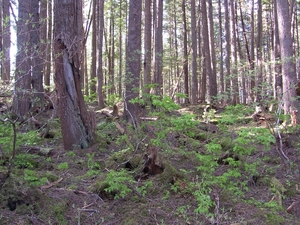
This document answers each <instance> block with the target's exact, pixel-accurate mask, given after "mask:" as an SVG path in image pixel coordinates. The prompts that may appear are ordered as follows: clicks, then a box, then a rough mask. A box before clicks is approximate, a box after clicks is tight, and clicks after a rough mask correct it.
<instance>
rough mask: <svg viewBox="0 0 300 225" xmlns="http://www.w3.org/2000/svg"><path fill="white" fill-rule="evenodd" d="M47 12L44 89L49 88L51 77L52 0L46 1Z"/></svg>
mask: <svg viewBox="0 0 300 225" xmlns="http://www.w3.org/2000/svg"><path fill="white" fill-rule="evenodd" d="M47 2H48V5H47V10H48V16H47V23H48V25H47V36H48V37H47V39H46V58H45V59H46V62H45V64H46V65H45V72H44V84H45V86H46V87H49V86H50V76H51V61H52V53H53V51H52V33H53V29H52V19H53V13H52V3H53V0H48V1H47Z"/></svg>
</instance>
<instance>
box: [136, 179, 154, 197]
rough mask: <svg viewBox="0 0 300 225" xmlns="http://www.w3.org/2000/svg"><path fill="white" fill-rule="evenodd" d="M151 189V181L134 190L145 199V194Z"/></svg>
mask: <svg viewBox="0 0 300 225" xmlns="http://www.w3.org/2000/svg"><path fill="white" fill-rule="evenodd" d="M152 189H153V182H152V181H151V180H149V181H146V182H144V183H143V184H142V185H141V186H138V187H137V188H136V190H137V191H138V192H139V193H140V194H141V195H142V196H143V197H145V196H146V194H147V192H149V191H151V190H152Z"/></svg>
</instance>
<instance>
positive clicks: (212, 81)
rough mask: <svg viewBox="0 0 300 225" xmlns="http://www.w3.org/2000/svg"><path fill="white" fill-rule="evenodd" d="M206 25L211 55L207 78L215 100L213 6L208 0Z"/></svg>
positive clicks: (215, 73)
mask: <svg viewBox="0 0 300 225" xmlns="http://www.w3.org/2000/svg"><path fill="white" fill-rule="evenodd" d="M208 6H209V7H208V19H209V23H208V27H209V45H210V57H211V74H210V79H209V86H210V88H209V89H210V96H211V98H212V100H213V101H215V100H216V97H217V95H218V88H217V72H216V51H215V31H214V20H213V6H212V1H208Z"/></svg>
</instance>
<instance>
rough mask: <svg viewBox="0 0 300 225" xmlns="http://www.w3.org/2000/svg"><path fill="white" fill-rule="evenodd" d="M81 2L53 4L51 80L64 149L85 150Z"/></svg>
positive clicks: (87, 142) (87, 135)
mask: <svg viewBox="0 0 300 225" xmlns="http://www.w3.org/2000/svg"><path fill="white" fill-rule="evenodd" d="M83 35H84V34H83V21H82V0H64V1H61V0H55V1H54V53H55V56H56V58H55V74H54V81H55V85H56V89H57V95H58V112H59V117H60V121H61V128H62V134H63V141H64V148H65V149H66V150H70V149H73V148H74V146H75V147H80V148H86V147H88V146H89V145H90V143H91V141H92V137H93V134H92V128H91V118H90V115H89V113H88V112H87V109H86V106H85V103H84V100H83V94H82V91H81V78H80V77H81V76H82V74H81V73H82V72H81V70H80V64H81V59H82V54H83V50H84V49H83V44H84V43H83Z"/></svg>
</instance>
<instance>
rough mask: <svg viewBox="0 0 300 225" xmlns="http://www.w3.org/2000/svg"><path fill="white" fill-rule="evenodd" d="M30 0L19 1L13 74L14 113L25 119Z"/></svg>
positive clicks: (29, 75) (27, 85) (27, 107)
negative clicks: (16, 50) (14, 69)
mask: <svg viewBox="0 0 300 225" xmlns="http://www.w3.org/2000/svg"><path fill="white" fill-rule="evenodd" d="M30 5H31V4H30V0H19V13H18V22H17V49H18V52H17V55H16V73H15V80H16V81H15V95H14V103H13V107H14V113H15V114H17V115H18V116H20V117H25V116H26V115H27V113H28V112H29V110H30V108H31V100H30V92H31V72H30V71H31V70H30V67H31V60H30V48H29V43H30V32H29V31H30V28H29V23H28V21H30V20H31V18H30V14H31V11H30Z"/></svg>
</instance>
